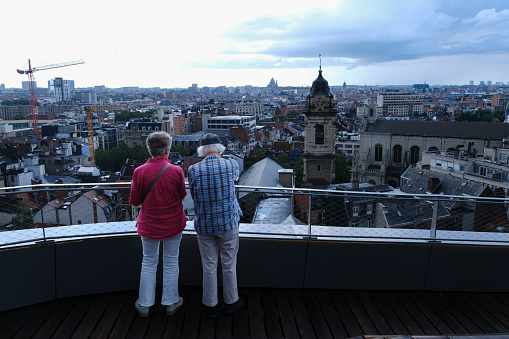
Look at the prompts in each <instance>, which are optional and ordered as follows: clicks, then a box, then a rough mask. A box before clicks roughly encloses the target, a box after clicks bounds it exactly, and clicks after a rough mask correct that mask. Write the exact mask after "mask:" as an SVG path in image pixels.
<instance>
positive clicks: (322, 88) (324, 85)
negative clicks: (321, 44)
mask: <svg viewBox="0 0 509 339" xmlns="http://www.w3.org/2000/svg"><path fill="white" fill-rule="evenodd" d="M318 94H322V95H325V96H331V93H330V88H329V83H328V82H327V80H325V79H324V78H323V76H322V68H321V67H320V70H319V71H318V78H316V80H315V81H313V86H311V92H310V93H309V96H311V97H314V96H316V95H318Z"/></svg>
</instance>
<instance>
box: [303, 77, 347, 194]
mask: <svg viewBox="0 0 509 339" xmlns="http://www.w3.org/2000/svg"><path fill="white" fill-rule="evenodd" d="M303 113H304V114H305V119H304V125H305V135H306V139H305V143H304V154H303V155H304V177H303V180H302V182H303V184H308V185H312V186H326V185H330V184H331V183H332V180H333V178H334V156H335V149H334V148H335V140H336V139H335V134H336V127H335V125H334V120H335V118H336V115H337V113H338V111H337V110H336V108H335V107H334V96H333V95H332V94H331V92H330V88H329V83H328V82H327V80H325V79H324V78H323V76H322V68H321V67H320V69H319V71H318V77H317V78H316V79H315V81H313V85H312V86H311V91H310V93H309V95H308V97H307V100H306V107H305V108H304V111H303Z"/></svg>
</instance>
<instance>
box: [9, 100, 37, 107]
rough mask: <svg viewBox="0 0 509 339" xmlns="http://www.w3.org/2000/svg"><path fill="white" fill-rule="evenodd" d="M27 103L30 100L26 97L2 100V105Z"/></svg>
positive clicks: (24, 104)
mask: <svg viewBox="0 0 509 339" xmlns="http://www.w3.org/2000/svg"><path fill="white" fill-rule="evenodd" d="M37 104H39V103H37ZM28 105H30V100H28V99H13V100H2V106H28Z"/></svg>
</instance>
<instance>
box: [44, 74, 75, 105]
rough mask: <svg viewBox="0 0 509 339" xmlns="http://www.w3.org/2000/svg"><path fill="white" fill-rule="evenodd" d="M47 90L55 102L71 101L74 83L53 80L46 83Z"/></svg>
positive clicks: (58, 79)
mask: <svg viewBox="0 0 509 339" xmlns="http://www.w3.org/2000/svg"><path fill="white" fill-rule="evenodd" d="M48 89H49V91H50V93H52V94H53V98H54V99H55V101H56V102H62V101H71V96H72V94H73V93H74V81H73V80H64V79H62V78H54V79H51V80H49V81H48Z"/></svg>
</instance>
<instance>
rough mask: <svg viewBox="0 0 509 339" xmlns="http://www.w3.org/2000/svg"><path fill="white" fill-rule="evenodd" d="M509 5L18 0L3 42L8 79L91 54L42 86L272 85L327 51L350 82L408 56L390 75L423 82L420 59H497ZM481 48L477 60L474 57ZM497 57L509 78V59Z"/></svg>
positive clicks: (3, 24) (391, 0)
mask: <svg viewBox="0 0 509 339" xmlns="http://www.w3.org/2000/svg"><path fill="white" fill-rule="evenodd" d="M508 6H509V4H508V3H507V1H504V0H484V1H482V2H481V1H477V0H430V1H418V0H413V1H412V0H410V1H405V2H402V1H400V0H384V1H378V0H356V1H349V0H323V1H320V2H310V1H309V0H284V1H272V0H270V1H269V0H259V1H251V2H243V1H236V0H217V1H204V0H196V1H177V2H163V1H160V0H145V1H143V2H135V1H132V0H126V1H120V0H110V1H99V0H90V1H88V2H86V3H83V4H82V5H80V6H74V5H73V6H70V5H69V3H68V2H67V1H63V0H47V1H43V2H41V1H36V0H27V1H23V2H22V3H20V2H13V1H10V2H6V3H5V4H3V6H2V14H4V17H3V20H2V21H0V29H1V31H2V33H3V34H2V42H3V45H4V46H9V48H8V49H3V50H2V52H0V53H2V63H0V83H5V84H6V85H7V87H9V86H16V87H20V84H21V81H23V80H25V79H22V77H21V76H20V75H19V74H17V73H15V70H16V69H17V68H22V67H23V65H24V64H26V61H27V59H29V58H30V59H32V60H33V61H34V63H36V64H39V65H40V64H51V63H57V62H62V61H69V60H75V59H81V58H83V59H85V62H86V64H85V65H80V66H73V67H68V68H62V69H59V70H58V71H45V72H40V73H38V74H36V78H37V81H38V83H39V85H40V86H41V85H45V82H46V81H47V80H48V79H51V78H53V77H57V76H62V77H68V78H70V79H74V80H75V82H76V85H77V86H92V85H96V84H104V85H106V86H110V87H120V86H136V85H140V86H160V87H173V86H181V87H187V86H189V84H191V83H200V84H202V85H203V86H205V85H211V84H212V83H218V82H219V83H220V82H221V81H222V80H223V81H231V83H230V84H233V81H238V83H237V84H238V85H245V84H254V85H263V86H265V85H266V83H268V81H269V80H270V78H271V77H272V76H274V77H276V75H279V76H280V77H279V79H278V80H279V83H280V84H282V83H287V84H291V83H290V82H288V81H289V80H292V81H296V82H298V83H296V85H305V84H310V83H311V82H312V80H313V79H314V78H315V77H316V74H315V73H316V69H317V67H318V54H321V55H322V60H323V66H324V69H325V67H331V68H334V70H332V69H331V70H330V71H329V72H330V74H331V75H333V76H334V77H337V78H342V77H346V76H347V75H348V77H349V82H350V83H354V82H360V83H362V84H363V83H365V82H366V83H372V82H373V81H371V80H370V79H371V78H373V79H374V78H375V77H376V74H377V73H376V72H379V74H385V75H387V74H386V73H385V72H384V70H385V69H387V68H388V65H391V66H390V67H389V68H391V69H392V70H393V73H394V72H395V70H396V69H397V67H396V65H398V64H400V65H401V69H404V70H405V71H404V72H398V74H399V73H401V78H400V77H399V76H398V77H395V76H393V75H392V76H391V77H390V78H388V80H389V81H396V80H397V81H403V80H402V78H403V76H406V78H407V79H408V80H407V81H409V82H410V83H412V82H415V81H417V80H419V79H416V80H412V79H415V78H419V77H421V73H422V72H421V71H420V69H421V68H422V69H426V70H427V72H428V73H429V72H431V71H430V68H428V67H424V65H423V66H418V65H420V64H421V63H422V61H423V60H428V61H429V60H433V62H432V63H431V61H430V64H433V65H434V67H436V73H439V72H440V71H439V69H444V70H445V71H446V72H445V73H447V74H449V75H450V72H447V70H448V69H449V68H450V66H447V63H450V62H453V63H454V64H463V65H464V66H465V70H464V72H463V73H465V72H466V73H472V74H473V73H474V72H475V71H474V69H475V67H479V65H480V64H482V65H483V68H484V69H485V71H486V70H489V69H491V67H493V66H492V65H491V64H489V63H486V62H484V63H483V62H482V60H491V59H493V58H495V59H496V58H497V55H502V54H504V55H506V54H507V53H509V8H508ZM27 9H28V10H27ZM469 54H473V55H480V57H476V58H470V57H467V56H468V55H469ZM455 58H456V59H457V62H455V61H454V60H455ZM474 59H475V60H476V62H477V64H472V65H468V66H467V64H466V63H463V60H474ZM405 60H407V61H405ZM441 60H443V61H441ZM497 60H498V59H497ZM465 62H466V61H465ZM409 63H410V64H412V65H413V66H414V67H408V64H409ZM479 63H480V64H479ZM498 66H499V69H498V72H499V73H498V74H499V76H500V77H501V78H503V77H505V78H507V80H505V82H507V81H509V74H507V72H509V70H508V67H507V65H505V66H502V65H500V64H498ZM195 70H196V71H195ZM255 70H258V72H256V71H255ZM367 70H369V71H370V72H368V71H367ZM324 74H325V73H324ZM226 75H227V76H226ZM216 76H217V77H219V78H218V79H216V78H215V77H216ZM282 76H284V77H286V78H285V79H283V78H281V77H282ZM308 76H310V78H309V79H307V80H306V79H305V77H308ZM354 76H356V77H359V79H358V80H353V78H351V77H354ZM450 76H451V77H453V76H452V75H450ZM466 76H468V75H466ZM194 77H195V78H194ZM251 77H252V78H251ZM263 77H266V80H263ZM260 78H262V79H260ZM472 78H475V77H474V76H472ZM234 79H236V80H234ZM255 79H260V80H255ZM350 79H351V80H350ZM377 79H378V78H377ZM446 80H447V78H445V80H444V81H445V83H447V81H446ZM493 80H494V81H498V80H495V79H493ZM377 81H379V80H377ZM419 81H421V80H419ZM500 81H503V79H500ZM341 83H342V80H341ZM347 83H348V81H347Z"/></svg>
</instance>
